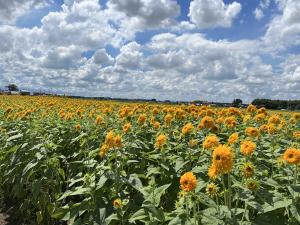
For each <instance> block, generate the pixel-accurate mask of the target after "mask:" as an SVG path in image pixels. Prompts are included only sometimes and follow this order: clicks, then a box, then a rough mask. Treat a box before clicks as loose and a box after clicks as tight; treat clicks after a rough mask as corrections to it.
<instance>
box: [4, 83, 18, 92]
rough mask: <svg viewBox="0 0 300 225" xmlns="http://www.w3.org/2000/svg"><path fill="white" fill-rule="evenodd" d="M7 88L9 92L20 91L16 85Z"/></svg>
mask: <svg viewBox="0 0 300 225" xmlns="http://www.w3.org/2000/svg"><path fill="white" fill-rule="evenodd" d="M6 87H7V89H8V90H9V91H19V88H18V86H17V85H16V84H9V85H7V86H6Z"/></svg>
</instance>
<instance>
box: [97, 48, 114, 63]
mask: <svg viewBox="0 0 300 225" xmlns="http://www.w3.org/2000/svg"><path fill="white" fill-rule="evenodd" d="M93 61H94V63H95V64H98V65H108V64H112V63H113V62H114V59H113V58H112V57H111V56H110V55H109V54H107V52H106V50H105V49H99V50H97V51H96V52H95V54H94V55H93Z"/></svg>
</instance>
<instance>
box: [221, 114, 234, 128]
mask: <svg viewBox="0 0 300 225" xmlns="http://www.w3.org/2000/svg"><path fill="white" fill-rule="evenodd" d="M224 123H225V125H226V126H227V127H229V128H233V127H235V126H236V125H237V122H236V118H235V117H234V116H230V117H227V118H226V119H225V121H224Z"/></svg>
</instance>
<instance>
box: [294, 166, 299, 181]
mask: <svg viewBox="0 0 300 225" xmlns="http://www.w3.org/2000/svg"><path fill="white" fill-rule="evenodd" d="M295 167H296V169H295V180H294V184H295V185H297V180H298V166H297V164H296V165H295Z"/></svg>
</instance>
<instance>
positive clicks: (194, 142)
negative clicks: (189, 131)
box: [189, 139, 198, 148]
mask: <svg viewBox="0 0 300 225" xmlns="http://www.w3.org/2000/svg"><path fill="white" fill-rule="evenodd" d="M197 144H198V140H197V139H191V140H189V146H190V147H191V148H193V147H195V146H196V145H197Z"/></svg>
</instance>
